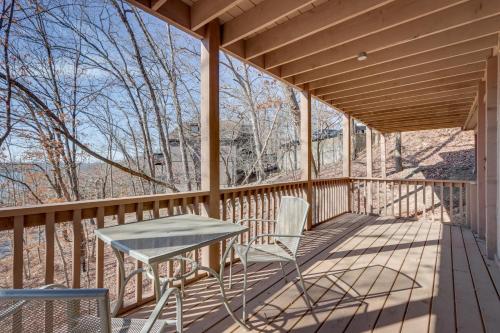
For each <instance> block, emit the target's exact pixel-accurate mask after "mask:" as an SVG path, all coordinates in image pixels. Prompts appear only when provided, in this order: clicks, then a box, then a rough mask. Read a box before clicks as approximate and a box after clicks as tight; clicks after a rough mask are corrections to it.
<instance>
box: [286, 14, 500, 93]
mask: <svg viewBox="0 0 500 333" xmlns="http://www.w3.org/2000/svg"><path fill="white" fill-rule="evenodd" d="M499 21H500V20H499V18H498V17H496V18H489V19H486V20H481V21H479V22H474V23H471V24H469V25H466V26H463V27H458V28H455V29H451V30H446V31H443V32H440V33H437V34H434V35H430V36H426V37H423V38H419V39H415V40H412V41H409V42H407V43H403V44H398V45H395V46H391V47H388V48H385V49H381V50H377V51H375V52H371V53H369V54H368V59H366V60H364V61H358V60H357V59H356V58H352V57H351V58H349V59H346V60H343V61H340V62H336V63H333V64H330V65H327V66H323V67H321V68H318V69H313V70H311V71H307V72H305V73H301V74H297V75H294V76H292V77H290V78H291V80H292V81H293V82H294V84H304V83H308V82H311V83H313V82H314V81H316V80H321V79H324V78H327V77H330V76H335V75H342V74H347V75H348V73H349V72H352V71H356V70H361V69H363V68H366V70H369V68H371V67H372V66H375V65H382V64H384V65H382V66H381V67H380V69H381V70H384V66H386V67H387V66H390V64H391V63H392V62H394V63H395V65H396V66H397V65H398V64H399V66H404V65H405V62H408V63H411V61H415V63H417V62H422V63H424V62H426V61H430V60H432V59H439V58H446V57H447V54H450V53H447V50H449V49H453V50H455V51H457V52H458V54H460V53H467V50H474V49H476V50H480V49H482V48H483V47H484V45H488V44H491V40H492V39H493V38H494V36H496V34H497V32H496V31H497V30H500V23H499ZM492 32H493V33H492ZM485 38H486V40H483V39H485ZM476 43H477V44H476ZM461 46H462V47H463V48H464V49H463V51H462V50H460V47H461ZM476 47H477V48H476ZM410 56H417V57H415V58H410V59H408V60H405V59H404V58H405V57H410ZM399 59H401V60H400V61H398V60H399ZM412 59H414V60H412ZM285 74H286V71H285ZM313 87H314V85H313ZM314 88H316V87H314Z"/></svg>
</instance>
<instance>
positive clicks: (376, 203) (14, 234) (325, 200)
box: [0, 178, 476, 311]
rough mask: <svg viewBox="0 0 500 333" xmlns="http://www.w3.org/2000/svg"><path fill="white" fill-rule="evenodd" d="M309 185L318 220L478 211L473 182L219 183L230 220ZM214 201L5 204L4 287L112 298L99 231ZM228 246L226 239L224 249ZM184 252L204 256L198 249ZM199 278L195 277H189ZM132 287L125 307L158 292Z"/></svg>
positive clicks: (168, 198) (111, 274)
mask: <svg viewBox="0 0 500 333" xmlns="http://www.w3.org/2000/svg"><path fill="white" fill-rule="evenodd" d="M309 185H311V186H312V202H311V207H312V209H311V213H312V216H313V225H316V224H319V223H321V222H324V221H328V220H329V219H331V218H333V217H335V216H338V215H341V214H343V213H346V212H350V211H352V212H354V213H359V214H379V215H391V216H401V217H422V216H425V217H429V218H432V219H434V220H439V221H449V222H452V223H458V224H466V225H469V224H470V223H471V221H472V222H473V219H472V218H471V217H472V216H475V214H476V211H475V209H476V208H475V200H470V198H475V190H476V188H475V183H473V182H466V181H444V180H439V181H437V180H399V179H373V178H371V179H368V178H351V179H349V178H336V179H316V180H313V181H312V182H311V183H310V184H308V183H307V181H296V182H288V183H279V184H265V185H258V186H245V187H237V188H226V189H221V191H220V214H221V215H220V216H221V218H222V219H224V220H228V221H238V220H240V219H245V218H260V219H271V220H272V219H275V218H276V216H277V213H278V210H279V204H280V200H281V198H282V197H283V196H285V195H290V196H297V197H302V198H306V193H307V187H308V186H309ZM370 189H371V190H370ZM370 193H371V194H370ZM209 199H210V193H209V192H201V191H200V192H189V193H175V194H161V195H148V196H138V197H128V198H117V199H104V200H91V201H80V202H69V203H57V204H47V205H39V206H32V207H13V208H3V209H0V232H2V233H4V235H5V233H7V234H8V235H9V236H10V239H11V242H10V244H3V245H2V244H0V246H2V249H3V252H2V253H0V254H1V256H0V267H2V271H0V288H12V287H13V288H23V287H37V286H40V285H43V284H50V283H62V284H67V285H68V286H69V287H73V288H80V287H107V288H109V289H110V292H111V296H112V297H114V295H116V290H117V288H116V287H117V285H118V283H117V282H116V281H117V279H116V276H117V269H116V260H115V258H114V257H113V255H112V252H111V250H110V249H109V247H107V246H106V247H105V246H104V244H103V243H102V242H101V241H98V240H97V239H96V238H95V237H94V236H93V233H94V229H96V228H101V227H103V226H111V225H117V224H123V223H130V222H135V221H141V220H147V219H151V218H158V217H162V216H169V215H175V214H185V213H193V214H204V211H205V209H204V207H205V205H206V204H208V201H209ZM258 232H273V226H272V224H268V223H264V222H263V223H260V224H257V225H256V227H255V228H251V229H250V230H249V232H248V233H247V234H246V235H243V236H242V238H244V239H242V240H243V241H245V240H246V239H248V238H249V237H251V236H253V235H255V234H256V233H258ZM5 238H6V237H4V239H5ZM269 241H270V240H269V239H263V240H262V242H269ZM224 246H225V244H224V243H222V244H221V249H222V250H224ZM6 249H7V250H6ZM186 255H188V256H190V257H192V258H193V259H195V260H201V251H193V252H192V253H188V254H186ZM56 259H57V260H56ZM126 262H127V270H132V269H134V268H137V267H138V266H139V265H140V264H139V263H137V262H134V261H131V260H130V258H128V259H127V261H126ZM176 265H177V264H174V263H168V264H167V265H164V266H165V267H162V268H161V270H162V274H164V275H167V276H172V274H174V271H175V270H176V269H189V267H180V266H176ZM200 277H201V276H196V275H195V276H194V277H193V278H192V279H191V280H190V281H185V282H186V283H189V282H192V281H194V280H196V279H198V278H200ZM127 287H128V289H127V291H126V295H127V298H126V305H125V307H124V309H123V311H126V310H128V309H130V308H132V307H136V306H138V305H140V304H143V303H145V302H148V301H149V300H151V299H152V297H153V290H152V286H151V283H150V281H149V279H146V278H143V277H142V276H141V275H138V276H137V278H135V281H134V282H133V283H129V285H127Z"/></svg>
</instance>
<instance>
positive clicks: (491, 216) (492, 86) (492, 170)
mask: <svg viewBox="0 0 500 333" xmlns="http://www.w3.org/2000/svg"><path fill="white" fill-rule="evenodd" d="M497 76H498V56H497V55H495V56H492V57H490V58H488V60H487V66H486V253H487V255H488V258H490V259H494V258H495V254H496V246H497V183H498V182H497V126H498V125H497V107H498V105H497V94H498V87H497V86H498V78H497Z"/></svg>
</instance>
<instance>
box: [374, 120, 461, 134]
mask: <svg viewBox="0 0 500 333" xmlns="http://www.w3.org/2000/svg"><path fill="white" fill-rule="evenodd" d="M455 127H461V124H460V123H459V122H458V121H456V122H440V123H434V124H426V125H413V126H412V125H408V126H406V125H404V126H403V125H401V126H394V127H385V128H383V127H378V128H377V130H378V131H380V132H381V133H384V134H389V133H394V132H415V131H426V130H433V129H441V128H455Z"/></svg>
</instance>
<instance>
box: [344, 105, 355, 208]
mask: <svg viewBox="0 0 500 333" xmlns="http://www.w3.org/2000/svg"><path fill="white" fill-rule="evenodd" d="M351 142H352V140H351V116H349V115H348V114H344V113H343V114H342V176H344V177H349V178H350V177H351V158H352V155H351V146H352V144H351ZM348 186H349V188H350V186H351V183H350V182H349V183H348ZM352 195H353V193H352V191H350V190H348V191H347V212H351V211H352V201H353V200H352Z"/></svg>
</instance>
